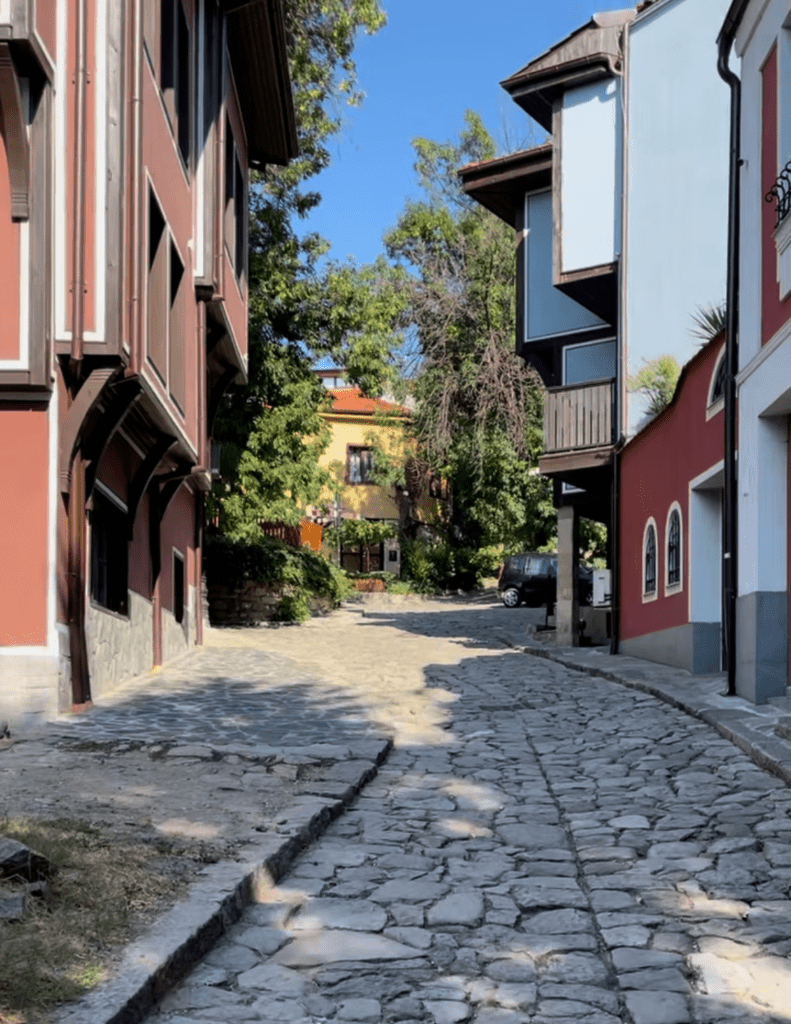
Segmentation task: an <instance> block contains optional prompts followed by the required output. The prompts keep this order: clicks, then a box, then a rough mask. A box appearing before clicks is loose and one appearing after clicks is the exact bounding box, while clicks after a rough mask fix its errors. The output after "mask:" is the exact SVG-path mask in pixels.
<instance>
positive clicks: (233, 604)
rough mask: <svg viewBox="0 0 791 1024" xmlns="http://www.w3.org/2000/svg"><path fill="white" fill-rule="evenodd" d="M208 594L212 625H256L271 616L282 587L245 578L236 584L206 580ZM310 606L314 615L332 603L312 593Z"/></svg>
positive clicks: (326, 608) (329, 606)
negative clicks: (229, 585) (223, 583)
mask: <svg viewBox="0 0 791 1024" xmlns="http://www.w3.org/2000/svg"><path fill="white" fill-rule="evenodd" d="M208 594H209V600H208V602H207V604H208V609H209V621H210V622H211V624H212V625H213V626H255V625H258V623H260V622H269V621H270V620H271V619H272V617H273V616H274V614H275V609H276V608H277V606H278V604H279V603H280V600H281V598H282V596H283V588H282V587H281V586H278V585H276V584H272V583H253V582H251V581H250V580H245V581H244V582H242V583H240V584H238V585H237V586H235V587H226V586H222V585H220V584H217V583H209V586H208ZM310 608H311V612H312V613H313V614H314V615H323V614H326V612H328V611H330V610H331V609H332V604H331V603H330V601H328V600H327V599H326V598H322V597H314V598H312V599H311V602H310Z"/></svg>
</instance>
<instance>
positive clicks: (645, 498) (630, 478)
mask: <svg viewBox="0 0 791 1024" xmlns="http://www.w3.org/2000/svg"><path fill="white" fill-rule="evenodd" d="M722 344H723V339H722V337H720V338H719V339H718V340H717V341H716V342H711V343H710V344H709V345H707V346H706V348H705V349H703V350H702V351H701V352H699V353H698V355H696V356H695V357H694V358H693V359H692V360H691V361H690V362H689V363H688V364H687V366H686V367H685V368H684V376H683V379H682V384H681V390H680V392H679V393H678V394H677V396H676V399H675V401H674V402H673V404H672V405H671V406H670V407H669V408H668V409H666V410H665V412H664V413H662V415H661V416H658V417H657V418H656V419H655V420H654V421H653V422H652V423H650V424H649V425H648V426H647V427H646V428H645V429H644V430H643V431H641V433H639V434H638V435H637V436H636V437H635V438H634V439H633V440H632V441H631V442H630V443H629V444H628V445H627V446H626V447H625V448H624V450H623V454H622V456H621V488H620V514H621V540H620V559H619V562H620V587H621V593H620V604H621V638H622V639H624V640H626V639H629V638H631V637H636V636H643V635H644V634H645V633H653V632H656V631H657V630H660V629H669V628H670V627H672V626H681V625H683V624H684V623H686V622H688V621H689V557H688V550H689V549H688V538H689V481H690V480H694V479H695V477H697V476H699V475H700V474H701V473H703V472H704V471H705V470H707V469H709V467H711V466H713V465H715V464H716V463H717V462H719V461H720V459H722V457H723V441H724V439H723V431H724V429H725V426H724V421H723V414H722V411H720V412H718V413H717V415H715V416H712V418H711V419H710V420H708V421H707V420H706V405H707V402H708V396H709V389H710V387H711V378H712V374H713V372H714V366H715V364H716V362H717V357H718V356H719V354H720V352H721V351H722ZM676 501H677V502H678V503H679V505H680V506H681V513H682V524H681V532H682V559H683V562H682V567H681V571H682V581H683V586H682V588H681V590H680V591H679V592H678V593H675V594H671V595H669V596H668V597H665V594H664V581H665V527H666V524H667V516H668V512H669V511H670V506H671V505H672V504H673V502H676ZM652 516H653V518H654V521H655V523H656V533H657V538H656V539H657V567H656V568H657V597H656V599H655V600H651V601H646V602H645V603H643V536H644V531H645V527H646V523H647V522H648V519H649V518H650V517H652Z"/></svg>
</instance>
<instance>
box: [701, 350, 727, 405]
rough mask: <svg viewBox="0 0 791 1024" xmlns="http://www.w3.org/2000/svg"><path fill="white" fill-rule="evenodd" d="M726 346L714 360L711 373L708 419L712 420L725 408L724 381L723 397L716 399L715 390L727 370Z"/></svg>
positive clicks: (707, 395) (707, 400)
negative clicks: (721, 373)
mask: <svg viewBox="0 0 791 1024" xmlns="http://www.w3.org/2000/svg"><path fill="white" fill-rule="evenodd" d="M725 347H726V346H725V345H724V344H723V346H722V348H721V349H720V351H719V354H718V356H717V358H716V359H715V360H714V369H713V370H712V372H711V380H710V381H709V390H708V392H707V393H706V419H707V420H710V419H711V418H712V416H716V415H717V413H718V412H721V411H722V410H723V409H724V408H725V384H724V379H723V391H722V394H721V395H718V396H716V397H715V395H714V388H715V386H716V384H717V378H718V376H719V374H720V371H721V370H722V371H724V370H725Z"/></svg>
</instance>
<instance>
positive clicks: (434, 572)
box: [401, 540, 500, 594]
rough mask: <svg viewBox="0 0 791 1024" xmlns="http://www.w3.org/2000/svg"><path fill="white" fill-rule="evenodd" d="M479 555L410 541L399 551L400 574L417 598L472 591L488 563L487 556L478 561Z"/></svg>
mask: <svg viewBox="0 0 791 1024" xmlns="http://www.w3.org/2000/svg"><path fill="white" fill-rule="evenodd" d="M479 554H480V552H478V551H475V550H473V549H472V548H456V547H453V546H452V545H451V544H448V543H447V542H444V541H443V542H439V543H431V542H429V541H425V540H414V541H409V542H407V543H405V544H404V545H403V547H402V552H401V567H402V573H403V576H404V577H405V578H406V579H408V580H410V581H411V582H412V585H413V589H414V590H415V591H416V592H417V593H419V594H436V593H437V592H440V591H445V590H472V589H473V588H474V587H476V586H477V585H478V583H479V582H480V579H481V576H482V575H483V573H482V565H484V564H485V565H488V561H489V560H490V559H488V556H487V558H486V559H483V560H481V559H480V558H479ZM498 557H499V556H498ZM499 564H500V563H499V561H498V562H497V565H499ZM495 572H496V567H495Z"/></svg>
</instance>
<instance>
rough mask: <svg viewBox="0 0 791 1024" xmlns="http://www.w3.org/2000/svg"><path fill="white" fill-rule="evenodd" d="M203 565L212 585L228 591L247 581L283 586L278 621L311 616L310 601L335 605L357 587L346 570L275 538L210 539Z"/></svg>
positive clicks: (310, 552)
mask: <svg viewBox="0 0 791 1024" xmlns="http://www.w3.org/2000/svg"><path fill="white" fill-rule="evenodd" d="M204 566H205V569H206V577H207V579H208V581H209V582H210V583H216V584H220V585H223V586H227V587H233V586H238V585H239V584H241V583H243V582H245V581H252V582H254V583H268V584H271V585H273V586H281V587H282V588H283V597H282V599H281V601H280V604H279V605H278V607H277V610H276V613H275V621H279V622H293V621H297V622H299V621H302V620H303V619H306V618H309V617H310V599H311V598H312V597H323V598H325V599H327V600H329V601H330V602H331V603H332V605H333V606H334V607H337V605H339V604H340V602H341V601H342V600H343V599H344V598H346V597H348V596H349V594H350V593H351V592H352V586H351V583H350V582H349V578H348V576H347V575H346V573H345V572H343V570H342V569H338V568H337V567H336V566H334V565H332V564H331V563H330V562H328V561H326V559H324V558H321V557H320V556H319V555H316V554H314V553H313V552H312V551H310V550H309V549H308V548H293V547H290V546H289V545H288V544H284V543H283V542H282V541H279V540H276V539H274V538H272V537H260V538H258V539H256V540H255V541H249V540H240V541H231V540H228V539H227V538H226V537H210V538H208V539H207V542H206V545H205V547H204Z"/></svg>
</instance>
